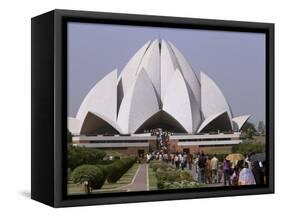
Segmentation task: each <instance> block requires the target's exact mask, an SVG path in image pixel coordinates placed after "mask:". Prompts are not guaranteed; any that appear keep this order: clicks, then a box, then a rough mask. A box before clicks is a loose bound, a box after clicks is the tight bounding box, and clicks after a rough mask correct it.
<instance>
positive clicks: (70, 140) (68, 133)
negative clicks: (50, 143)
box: [67, 130, 72, 143]
mask: <svg viewBox="0 0 281 217" xmlns="http://www.w3.org/2000/svg"><path fill="white" fill-rule="evenodd" d="M67 143H72V134H71V132H70V131H69V130H67Z"/></svg>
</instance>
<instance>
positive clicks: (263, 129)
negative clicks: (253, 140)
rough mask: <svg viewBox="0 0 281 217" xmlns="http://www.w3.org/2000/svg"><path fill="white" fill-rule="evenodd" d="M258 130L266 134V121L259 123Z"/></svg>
mask: <svg viewBox="0 0 281 217" xmlns="http://www.w3.org/2000/svg"><path fill="white" fill-rule="evenodd" d="M258 132H259V133H260V134H264V132H265V125H264V122H263V121H259V124H258Z"/></svg>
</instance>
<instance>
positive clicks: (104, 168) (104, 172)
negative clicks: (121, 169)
mask: <svg viewBox="0 0 281 217" xmlns="http://www.w3.org/2000/svg"><path fill="white" fill-rule="evenodd" d="M95 166H96V167H98V168H99V169H100V170H101V171H102V173H103V175H104V177H105V178H107V176H108V173H109V169H108V165H103V164H97V165H95Z"/></svg>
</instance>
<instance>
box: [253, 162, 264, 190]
mask: <svg viewBox="0 0 281 217" xmlns="http://www.w3.org/2000/svg"><path fill="white" fill-rule="evenodd" d="M252 172H253V174H254V177H255V181H256V184H257V185H263V184H264V178H263V173H262V169H261V168H260V165H259V162H258V161H254V163H253V169H252Z"/></svg>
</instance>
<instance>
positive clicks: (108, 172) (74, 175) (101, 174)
mask: <svg viewBox="0 0 281 217" xmlns="http://www.w3.org/2000/svg"><path fill="white" fill-rule="evenodd" d="M106 156H107V154H106V152H104V151H102V150H98V149H91V148H85V147H76V146H69V147H68V192H69V194H79V193H87V194H89V193H92V192H93V190H98V189H101V190H104V191H106V190H110V189H114V188H118V187H121V186H123V185H126V184H129V183H130V181H131V180H132V177H133V176H134V174H135V172H136V170H137V166H134V164H135V162H136V158H135V157H124V158H120V157H119V156H115V157H113V159H108V158H106Z"/></svg>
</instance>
